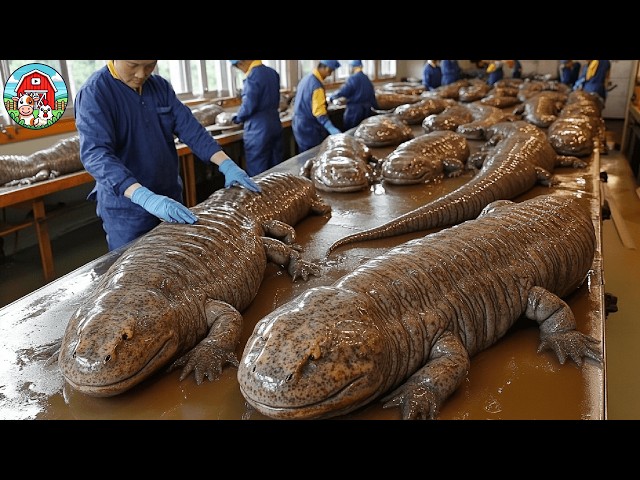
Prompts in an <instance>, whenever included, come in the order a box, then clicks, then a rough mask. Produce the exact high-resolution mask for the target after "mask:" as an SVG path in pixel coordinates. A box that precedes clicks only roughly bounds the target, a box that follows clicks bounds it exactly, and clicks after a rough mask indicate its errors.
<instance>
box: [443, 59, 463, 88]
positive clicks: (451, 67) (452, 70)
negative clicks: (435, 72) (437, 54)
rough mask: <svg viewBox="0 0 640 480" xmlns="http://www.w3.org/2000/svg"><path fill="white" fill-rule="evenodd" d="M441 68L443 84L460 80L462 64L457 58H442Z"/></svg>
mask: <svg viewBox="0 0 640 480" xmlns="http://www.w3.org/2000/svg"><path fill="white" fill-rule="evenodd" d="M440 69H441V70H442V85H449V84H450V83H453V82H455V81H458V80H460V65H458V61H457V60H442V61H441V62H440Z"/></svg>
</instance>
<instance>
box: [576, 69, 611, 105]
mask: <svg viewBox="0 0 640 480" xmlns="http://www.w3.org/2000/svg"><path fill="white" fill-rule="evenodd" d="M610 69H611V62H610V61H609V60H591V62H589V64H588V65H587V66H586V68H585V72H584V83H583V84H582V89H583V90H584V91H585V92H593V93H597V94H598V95H600V97H602V99H603V100H606V98H607V79H608V76H609V70H610Z"/></svg>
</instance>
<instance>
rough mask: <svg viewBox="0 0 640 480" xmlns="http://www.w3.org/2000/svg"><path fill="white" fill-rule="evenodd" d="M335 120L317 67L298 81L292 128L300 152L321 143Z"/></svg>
mask: <svg viewBox="0 0 640 480" xmlns="http://www.w3.org/2000/svg"><path fill="white" fill-rule="evenodd" d="M330 127H333V128H336V127H335V125H333V122H332V121H331V119H330V118H329V114H328V112H327V93H326V91H325V88H324V84H323V83H322V77H321V76H320V72H318V69H317V68H314V69H313V71H312V72H311V73H309V74H308V75H306V76H305V77H303V78H302V80H300V83H298V89H297V91H296V98H295V99H294V105H293V119H292V121H291V129H292V131H293V136H294V138H295V140H296V143H297V144H298V150H299V152H300V153H302V152H304V151H306V150H309V149H310V148H313V147H315V146H316V145H320V144H321V143H322V141H323V140H324V139H325V138H327V137H328V136H329V128H330Z"/></svg>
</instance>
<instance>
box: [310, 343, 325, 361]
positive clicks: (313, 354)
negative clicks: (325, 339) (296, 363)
mask: <svg viewBox="0 0 640 480" xmlns="http://www.w3.org/2000/svg"><path fill="white" fill-rule="evenodd" d="M321 357H322V349H321V348H320V345H319V344H317V343H316V344H315V345H314V346H313V347H311V351H310V352H309V358H310V359H311V360H320V358H321Z"/></svg>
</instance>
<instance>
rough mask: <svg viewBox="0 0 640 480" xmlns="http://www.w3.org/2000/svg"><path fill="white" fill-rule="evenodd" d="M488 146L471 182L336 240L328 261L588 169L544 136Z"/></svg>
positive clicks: (473, 159) (476, 159)
mask: <svg viewBox="0 0 640 480" xmlns="http://www.w3.org/2000/svg"><path fill="white" fill-rule="evenodd" d="M445 111H446V110H445ZM487 144H488V146H487V148H486V149H481V151H480V152H477V153H475V154H473V155H471V156H470V157H469V160H468V161H467V165H468V166H473V167H479V166H481V168H480V170H479V171H478V172H477V173H476V175H475V176H474V177H473V178H471V179H470V180H469V181H468V182H466V183H465V184H463V185H461V186H460V187H458V188H457V189H455V190H453V191H451V192H449V193H448V194H446V195H443V196H442V197H439V198H437V199H435V200H433V201H431V202H429V203H427V204H425V205H422V206H420V207H418V208H416V209H414V210H412V211H410V212H407V213H405V214H404V215H401V216H399V217H397V218H395V219H393V220H390V221H389V222H387V223H385V224H383V225H380V226H378V227H374V228H371V229H368V230H364V231H361V232H356V233H353V234H351V235H347V236H345V237H342V238H340V239H338V240H336V241H335V242H334V243H333V244H332V245H331V246H330V247H329V249H328V250H327V255H330V254H331V253H332V252H333V251H334V250H335V249H336V248H338V247H341V246H343V245H347V244H351V243H354V242H360V241H366V240H376V239H380V238H388V237H393V236H396V235H402V234H405V233H411V232H417V231H421V230H428V229H431V228H438V227H447V226H451V225H456V224H458V223H460V222H463V221H465V220H471V219H474V218H476V217H477V216H478V215H479V214H480V212H481V211H482V209H483V208H484V207H485V206H486V205H488V204H489V203H490V202H492V201H494V200H499V199H505V200H509V199H512V198H515V197H516V196H518V195H521V194H523V193H525V192H527V191H528V190H530V189H531V188H533V187H534V186H535V185H536V184H541V185H545V186H551V185H552V183H553V176H552V172H553V170H554V168H555V167H556V166H559V165H562V166H573V167H579V168H582V167H584V166H585V165H586V164H585V163H584V162H582V161H580V160H579V159H578V158H577V157H567V156H562V155H558V154H557V153H556V152H555V150H554V149H553V147H551V145H550V144H549V142H548V140H547V139H546V136H545V135H544V134H542V135H533V134H531V133H530V132H525V131H520V130H515V131H513V132H512V133H510V134H508V135H506V136H504V137H503V138H501V139H500V140H499V141H498V142H497V143H495V145H494V144H493V141H492V140H491V139H489V140H488V141H487Z"/></svg>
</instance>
